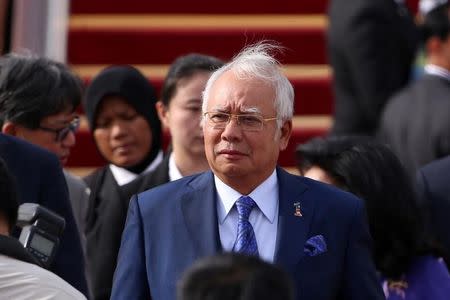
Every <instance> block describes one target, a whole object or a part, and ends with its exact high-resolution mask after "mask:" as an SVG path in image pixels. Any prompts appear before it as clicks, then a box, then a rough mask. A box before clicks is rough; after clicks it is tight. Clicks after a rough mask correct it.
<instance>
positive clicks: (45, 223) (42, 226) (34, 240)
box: [17, 203, 66, 268]
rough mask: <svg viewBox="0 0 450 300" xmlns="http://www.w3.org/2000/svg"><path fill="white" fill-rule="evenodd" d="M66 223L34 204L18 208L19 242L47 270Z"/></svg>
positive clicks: (54, 214)
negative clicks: (20, 229)
mask: <svg viewBox="0 0 450 300" xmlns="http://www.w3.org/2000/svg"><path fill="white" fill-rule="evenodd" d="M65 225H66V222H65V220H64V218H63V217H61V216H59V215H57V214H56V213H54V212H52V211H50V210H48V209H46V208H44V207H42V206H40V205H39V204H35V203H24V204H22V205H20V206H19V213H18V219H17V226H19V227H21V228H22V232H21V233H20V237H19V241H20V242H21V243H22V245H23V246H24V247H25V248H26V249H27V250H28V251H29V252H30V253H31V254H32V255H33V256H34V257H35V258H37V260H38V261H39V262H40V263H41V265H42V266H43V267H44V268H48V267H49V266H50V264H51V263H52V261H53V258H54V257H55V254H56V251H57V249H58V246H59V238H60V237H61V234H62V232H63V231H64V227H65Z"/></svg>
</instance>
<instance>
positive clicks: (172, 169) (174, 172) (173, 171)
mask: <svg viewBox="0 0 450 300" xmlns="http://www.w3.org/2000/svg"><path fill="white" fill-rule="evenodd" d="M169 155H170V156H169V179H170V181H174V180H177V179H180V178H182V177H183V175H181V173H180V170H179V169H178V167H177V165H176V164H175V157H174V155H173V152H171V153H170V154H169Z"/></svg>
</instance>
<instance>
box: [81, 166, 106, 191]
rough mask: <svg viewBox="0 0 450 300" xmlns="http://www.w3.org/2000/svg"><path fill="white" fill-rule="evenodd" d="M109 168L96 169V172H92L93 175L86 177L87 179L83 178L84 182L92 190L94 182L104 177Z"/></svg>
mask: <svg viewBox="0 0 450 300" xmlns="http://www.w3.org/2000/svg"><path fill="white" fill-rule="evenodd" d="M107 169H108V167H107V166H104V167H101V168H98V169H95V170H94V171H92V173H90V174H88V175H86V176H85V177H83V178H82V179H83V181H84V182H85V183H86V184H87V186H89V187H90V188H92V186H93V185H94V182H95V181H96V180H97V179H98V178H99V177H101V176H103V175H104V174H105V172H106V171H107Z"/></svg>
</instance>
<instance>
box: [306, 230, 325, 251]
mask: <svg viewBox="0 0 450 300" xmlns="http://www.w3.org/2000/svg"><path fill="white" fill-rule="evenodd" d="M303 252H304V253H305V254H306V255H308V256H317V255H319V254H321V253H324V252H327V243H326V242H325V238H324V237H323V235H321V234H319V235H315V236H313V237H311V238H310V239H308V240H307V241H306V243H305V248H304V249H303Z"/></svg>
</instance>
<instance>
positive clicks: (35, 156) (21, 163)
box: [0, 134, 87, 295]
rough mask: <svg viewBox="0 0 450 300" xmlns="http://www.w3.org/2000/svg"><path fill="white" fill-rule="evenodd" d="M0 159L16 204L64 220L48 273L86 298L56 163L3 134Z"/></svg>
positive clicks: (69, 210) (63, 183)
mask: <svg viewBox="0 0 450 300" xmlns="http://www.w3.org/2000/svg"><path fill="white" fill-rule="evenodd" d="M0 157H1V158H3V160H4V161H5V162H6V164H7V166H8V169H9V171H10V172H11V174H12V175H13V176H14V177H15V179H16V183H17V191H18V196H19V203H26V202H29V203H38V204H40V205H42V206H45V207H46V208H48V209H50V210H52V211H54V212H55V213H57V214H59V215H61V216H62V217H64V219H65V220H66V226H65V229H64V233H63V235H62V238H61V243H60V245H59V249H58V253H57V255H56V257H55V260H54V262H53V264H52V266H51V267H50V271H52V272H54V273H55V274H57V275H59V276H60V277H61V278H63V279H64V280H66V281H67V282H68V283H69V284H71V285H72V286H73V287H75V288H76V289H77V290H79V291H80V292H82V293H83V294H84V295H87V283H86V278H85V275H84V264H83V261H84V258H83V252H82V249H81V244H80V238H79V236H78V230H77V226H76V224H75V219H74V217H73V213H72V208H71V204H70V202H69V198H68V191H67V185H66V181H65V179H64V175H63V172H62V169H61V166H60V164H59V161H58V159H57V158H56V156H54V155H53V154H51V153H49V152H47V151H45V150H44V149H42V148H39V147H37V146H34V145H32V144H29V143H27V142H24V141H23V140H19V139H17V138H14V137H11V136H8V135H4V134H0Z"/></svg>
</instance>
